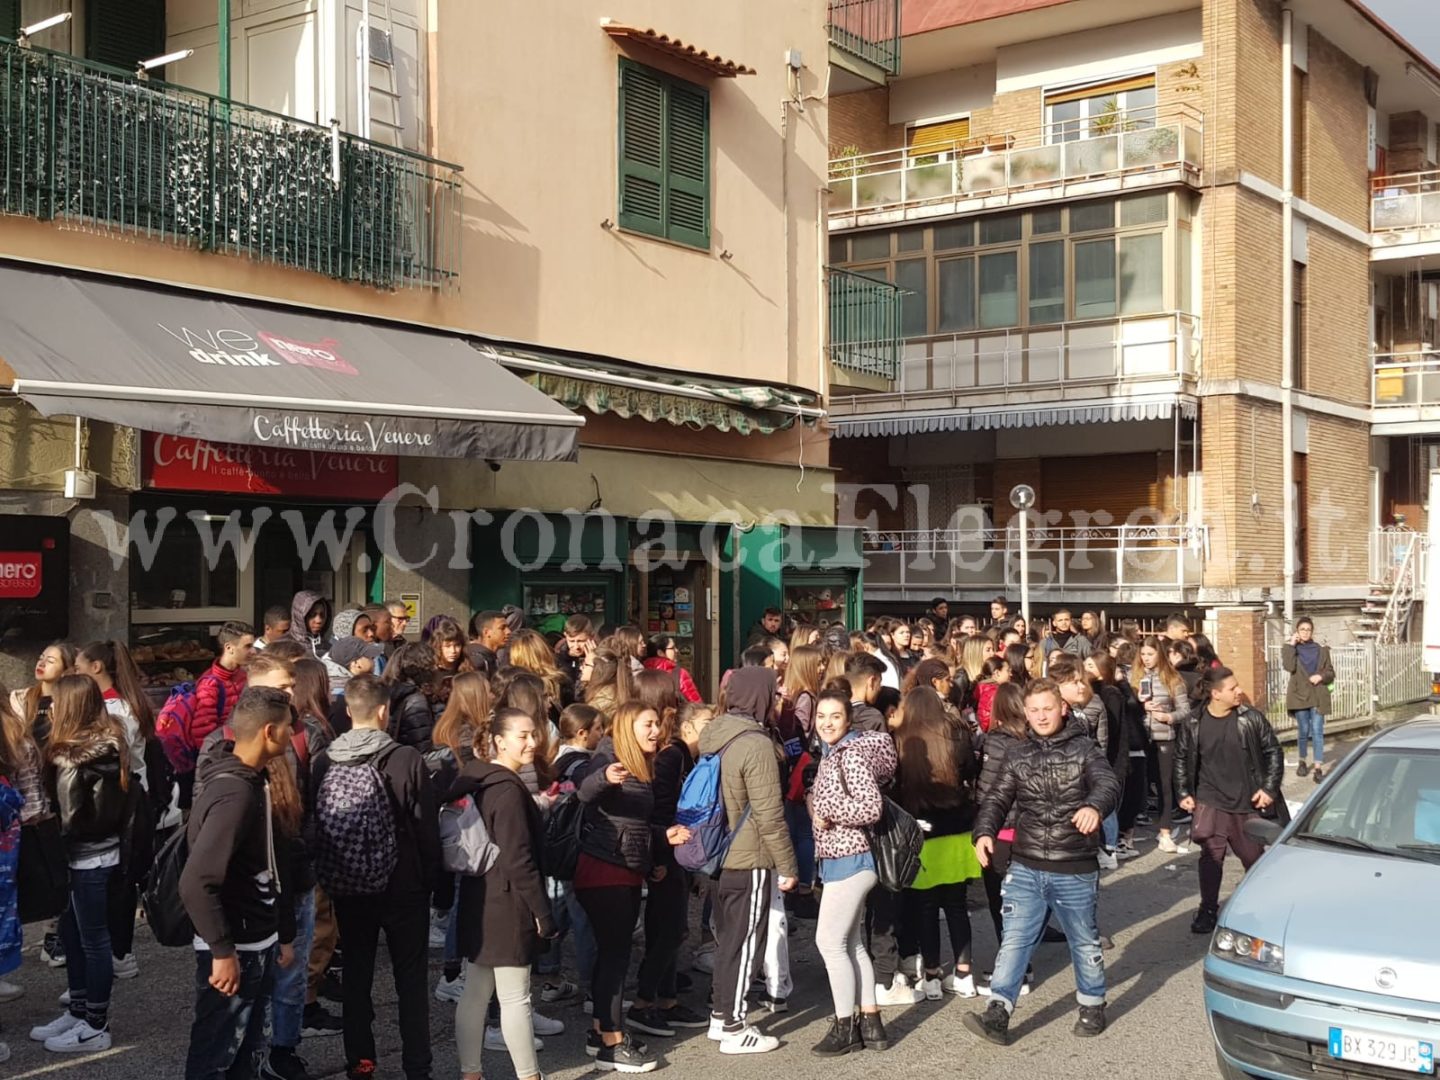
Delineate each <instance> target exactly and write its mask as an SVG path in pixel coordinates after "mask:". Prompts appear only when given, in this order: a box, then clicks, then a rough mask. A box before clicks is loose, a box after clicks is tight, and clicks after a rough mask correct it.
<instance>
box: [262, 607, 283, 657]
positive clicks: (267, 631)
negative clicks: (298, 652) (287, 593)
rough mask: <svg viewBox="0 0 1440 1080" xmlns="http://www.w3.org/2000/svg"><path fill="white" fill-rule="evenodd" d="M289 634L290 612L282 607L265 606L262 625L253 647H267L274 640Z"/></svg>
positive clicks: (279, 639) (273, 642) (281, 638)
mask: <svg viewBox="0 0 1440 1080" xmlns="http://www.w3.org/2000/svg"><path fill="white" fill-rule="evenodd" d="M289 636H290V612H289V611H288V610H287V609H285V608H283V607H272V608H267V609H266V611H265V621H264V627H263V629H262V630H261V633H260V637H259V638H258V639H257V640H256V642H255V648H257V649H268V648H269V647H270V646H271V645H274V644H275V642H277V641H281V640H283V639H285V638H288V637H289Z"/></svg>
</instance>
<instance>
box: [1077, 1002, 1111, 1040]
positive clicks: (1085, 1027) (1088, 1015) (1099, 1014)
mask: <svg viewBox="0 0 1440 1080" xmlns="http://www.w3.org/2000/svg"><path fill="white" fill-rule="evenodd" d="M1104 1030H1105V1006H1104V1005H1081V1006H1080V1017H1079V1019H1077V1020H1076V1021H1075V1034H1076V1035H1084V1036H1091V1035H1099V1034H1101V1033H1102V1032H1103V1031H1104Z"/></svg>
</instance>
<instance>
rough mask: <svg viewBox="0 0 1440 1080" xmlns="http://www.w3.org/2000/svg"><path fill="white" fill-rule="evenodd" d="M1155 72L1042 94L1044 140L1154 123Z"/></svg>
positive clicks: (1076, 137)
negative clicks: (1043, 101)
mask: <svg viewBox="0 0 1440 1080" xmlns="http://www.w3.org/2000/svg"><path fill="white" fill-rule="evenodd" d="M1155 105H1156V98H1155V74H1154V72H1149V73H1147V74H1144V75H1134V76H1130V77H1127V78H1124V79H1110V80H1107V81H1105V82H1099V83H1088V84H1086V85H1083V86H1070V87H1063V88H1060V89H1056V90H1051V91H1048V92H1047V93H1046V95H1045V141H1046V142H1049V143H1057V142H1075V141H1077V140H1079V139H1093V138H1098V137H1100V136H1102V135H1113V134H1117V133H1119V132H1122V131H1140V130H1144V129H1147V128H1153V127H1154V126H1155Z"/></svg>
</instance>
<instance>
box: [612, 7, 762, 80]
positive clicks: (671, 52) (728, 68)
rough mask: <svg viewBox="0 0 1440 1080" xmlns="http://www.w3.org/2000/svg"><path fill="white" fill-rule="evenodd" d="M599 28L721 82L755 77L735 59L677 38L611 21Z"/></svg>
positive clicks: (750, 70) (753, 71)
mask: <svg viewBox="0 0 1440 1080" xmlns="http://www.w3.org/2000/svg"><path fill="white" fill-rule="evenodd" d="M600 26H601V28H602V29H603V30H604V31H605V33H607V34H609V35H610V36H611V37H612V38H616V39H618V40H623V41H633V42H635V43H636V44H639V45H645V46H648V47H649V48H652V49H656V50H658V51H660V52H663V53H665V54H666V55H667V56H673V57H674V58H675V59H677V60H680V61H682V62H683V63H686V64H690V65H691V66H693V67H698V68H700V69H701V70H702V71H705V72H706V73H707V74H710V75H715V76H717V77H719V78H721V79H733V78H735V76H737V75H754V74H755V69H754V68H752V67H746V66H745V65H744V64H741V63H738V62H737V61H734V60H726V59H725V58H724V57H723V56H717V55H715V54H714V53H709V52H706V51H705V50H704V49H697V48H696V47H695V46H694V45H687V44H686V43H685V42H683V41H681V40H680V39H679V38H673V37H671V36H670V35H669V34H662V33H660V31H658V30H650V29H643V30H642V29H641V28H640V27H638V26H626V25H625V24H623V23H617V22H612V21H611V20H609V19H601V20H600Z"/></svg>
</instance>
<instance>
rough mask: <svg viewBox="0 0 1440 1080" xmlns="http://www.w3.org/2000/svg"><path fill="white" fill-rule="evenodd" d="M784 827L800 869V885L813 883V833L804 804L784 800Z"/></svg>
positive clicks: (808, 812)
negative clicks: (788, 832) (787, 831)
mask: <svg viewBox="0 0 1440 1080" xmlns="http://www.w3.org/2000/svg"><path fill="white" fill-rule="evenodd" d="M785 826H786V828H788V829H789V830H790V843H791V845H792V846H793V847H794V848H795V862H796V863H797V864H798V865H799V867H800V877H799V881H800V884H801V885H804V886H807V887H808V886H810V885H813V884H814V883H815V831H814V827H813V826H812V825H811V824H810V811H809V810H808V809H806V806H805V804H804V803H800V802H791V801H790V800H789V799H786V800H785Z"/></svg>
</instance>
